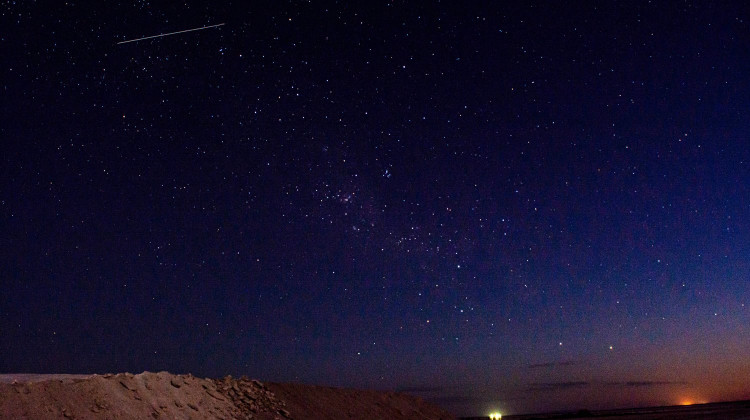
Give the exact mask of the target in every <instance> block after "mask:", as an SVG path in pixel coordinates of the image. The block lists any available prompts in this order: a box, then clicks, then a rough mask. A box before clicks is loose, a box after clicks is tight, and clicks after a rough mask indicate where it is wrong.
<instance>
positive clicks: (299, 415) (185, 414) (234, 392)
mask: <svg viewBox="0 0 750 420" xmlns="http://www.w3.org/2000/svg"><path fill="white" fill-rule="evenodd" d="M0 382H6V383H0V419H34V420H37V419H81V420H83V419H97V420H99V419H194V420H199V419H225V420H230V419H258V420H271V419H274V420H286V419H297V420H301V419H365V418H366V419H435V420H437V419H446V420H447V419H452V418H453V417H452V416H451V415H450V414H448V413H446V412H444V411H442V410H440V409H439V408H437V407H435V406H432V405H430V404H428V403H426V402H424V401H422V400H421V399H419V398H416V397H412V396H409V395H404V394H397V393H393V392H376V391H359V390H351V389H340V388H328V387H319V386H310V385H298V384H274V383H269V384H263V383H261V382H259V381H256V380H250V379H247V378H240V379H234V378H232V377H231V376H227V377H225V378H222V379H208V378H206V379H204V378H197V377H194V376H192V375H173V374H170V373H168V372H159V373H151V372H144V373H141V374H138V375H133V374H129V373H121V374H117V375H91V376H84V375H68V376H66V375H54V376H50V375H0ZM8 382H9V383H8Z"/></svg>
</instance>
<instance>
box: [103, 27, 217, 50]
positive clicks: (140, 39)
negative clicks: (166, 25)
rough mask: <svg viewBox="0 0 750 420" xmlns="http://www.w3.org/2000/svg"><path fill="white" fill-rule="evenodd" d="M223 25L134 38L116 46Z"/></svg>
mask: <svg viewBox="0 0 750 420" xmlns="http://www.w3.org/2000/svg"><path fill="white" fill-rule="evenodd" d="M223 25H224V23H219V24H216V25H208V26H201V27H200V28H193V29H185V30H184V31H177V32H169V33H166V34H159V35H151V36H144V37H143V38H136V39H129V40H127V41H120V42H118V43H117V44H118V45H119V44H127V43H128V42H136V41H143V40H144V39H151V38H161V37H163V36H169V35H177V34H183V33H185V32H192V31H200V30H202V29H208V28H216V27H218V26H223Z"/></svg>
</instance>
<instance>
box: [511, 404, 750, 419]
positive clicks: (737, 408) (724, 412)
mask: <svg viewBox="0 0 750 420" xmlns="http://www.w3.org/2000/svg"><path fill="white" fill-rule="evenodd" d="M506 419H507V420H532V419H538V420H555V419H586V420H596V419H611V420H657V419H658V420H693V419H707V420H741V419H747V420H750V401H736V402H724V403H712V404H695V405H678V406H669V407H651V408H630V409H623V410H607V411H593V410H592V411H587V410H581V411H579V412H570V413H550V414H534V415H522V416H507V417H506V416H503V420H506Z"/></svg>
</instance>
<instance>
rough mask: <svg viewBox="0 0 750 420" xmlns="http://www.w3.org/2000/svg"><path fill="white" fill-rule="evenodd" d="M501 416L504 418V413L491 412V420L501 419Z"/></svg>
mask: <svg viewBox="0 0 750 420" xmlns="http://www.w3.org/2000/svg"><path fill="white" fill-rule="evenodd" d="M501 418H503V415H502V414H500V413H498V412H495V413H490V420H496V419H497V420H500V419H501Z"/></svg>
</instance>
